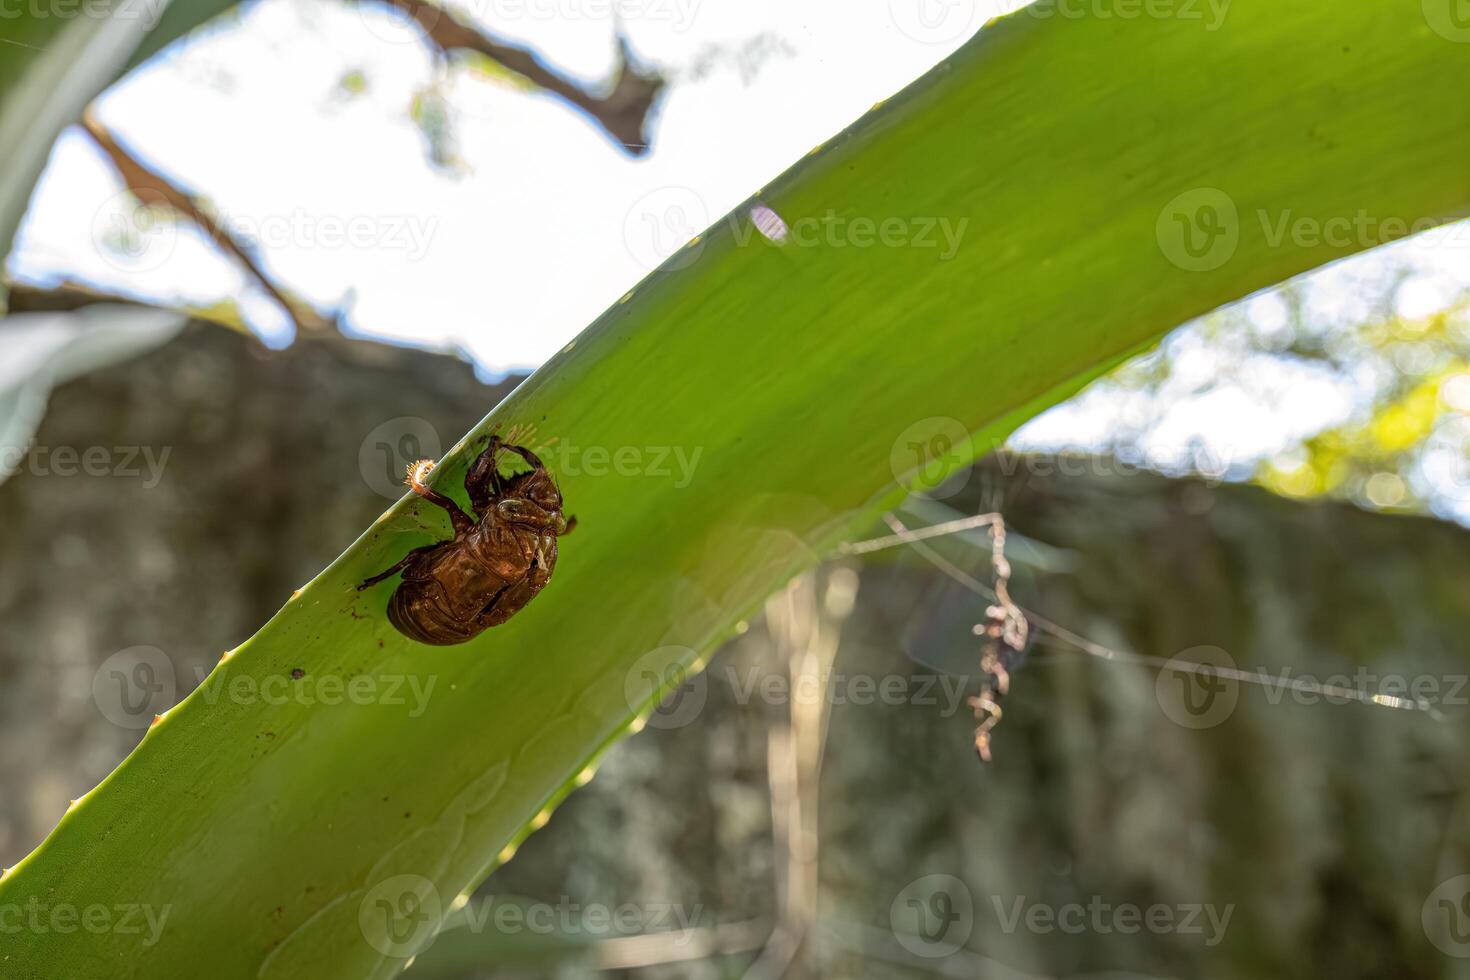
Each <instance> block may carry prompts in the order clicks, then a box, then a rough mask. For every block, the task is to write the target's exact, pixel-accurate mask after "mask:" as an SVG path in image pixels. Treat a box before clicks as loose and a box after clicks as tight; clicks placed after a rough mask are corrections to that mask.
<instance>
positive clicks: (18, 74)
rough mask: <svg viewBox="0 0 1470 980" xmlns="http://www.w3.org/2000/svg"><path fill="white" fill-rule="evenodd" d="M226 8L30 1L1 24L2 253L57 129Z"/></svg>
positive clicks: (210, 1)
mask: <svg viewBox="0 0 1470 980" xmlns="http://www.w3.org/2000/svg"><path fill="white" fill-rule="evenodd" d="M226 6H229V4H224V3H221V2H220V0H174V2H173V3H166V2H165V0H117V2H113V3H105V4H99V3H92V2H89V3H77V4H70V5H69V4H63V3H53V4H49V5H48V4H36V3H28V4H18V5H16V6H15V7H14V8H13V9H12V10H11V12H10V14H8V15H7V16H6V17H5V18H4V19H0V252H5V251H8V250H9V249H10V243H11V240H12V239H13V238H14V237H15V232H16V229H17V228H19V227H20V220H21V217H22V215H24V214H25V208H26V204H27V203H28V202H29V200H30V196H31V188H32V187H33V186H34V185H35V183H36V181H37V180H38V179H39V178H40V176H41V171H42V170H43V169H44V167H45V166H46V159H47V157H48V155H49V154H50V152H51V144H52V143H54V142H55V141H56V137H57V136H58V135H59V134H60V133H61V131H62V129H63V128H65V127H66V126H68V125H70V124H71V123H74V122H76V121H77V120H78V119H80V118H81V115H82V110H83V109H85V108H86V106H87V104H88V103H89V102H91V101H92V99H93V98H95V97H96V96H97V94H98V93H99V92H101V91H102V90H103V89H104V88H106V87H107V86H108V85H110V84H111V83H112V82H113V80H114V79H116V78H117V77H118V76H119V75H120V74H122V72H123V71H124V70H125V69H127V68H131V67H133V66H135V65H136V64H138V63H139V62H140V61H141V60H142V58H143V57H144V56H145V55H147V54H152V53H154V52H156V51H158V50H159V49H161V48H162V47H163V46H164V45H165V44H167V43H169V42H170V41H172V40H173V39H174V38H176V37H178V36H179V35H181V34H183V33H184V32H185V31H188V30H190V29H192V28H193V27H195V26H196V25H197V24H199V23H200V22H202V21H203V20H205V19H206V18H208V17H212V16H214V15H215V14H217V13H219V12H220V11H221V10H222V9H224V8H225V7H226ZM0 299H3V293H0Z"/></svg>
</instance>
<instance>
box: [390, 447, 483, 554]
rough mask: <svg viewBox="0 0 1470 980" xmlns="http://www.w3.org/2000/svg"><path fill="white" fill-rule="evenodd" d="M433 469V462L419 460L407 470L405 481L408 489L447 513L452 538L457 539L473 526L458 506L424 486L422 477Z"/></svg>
mask: <svg viewBox="0 0 1470 980" xmlns="http://www.w3.org/2000/svg"><path fill="white" fill-rule="evenodd" d="M433 468H434V463H433V460H428V459H421V460H419V461H418V462H417V463H414V464H413V465H412V466H410V467H409V468H408V479H407V480H406V481H405V482H406V483H407V484H408V488H409V489H410V490H412V491H413V492H414V493H416V494H418V495H419V496H420V497H423V498H424V499H425V500H427V501H428V502H429V503H431V504H434V505H435V506H436V507H443V508H444V509H445V510H446V511H448V512H449V522H450V523H451V524H452V525H454V536H455V537H459V536H460V535H461V534H465V533H467V532H468V531H469V529H470V528H472V527H474V526H475V522H474V521H473V520H471V518H470V516H469V515H468V514H466V513H465V512H464V511H462V510H460V509H459V504H457V503H455V502H454V501H452V500H450V499H449V498H448V497H446V496H444V495H443V494H442V493H438V492H437V491H434V490H431V489H430V488H429V487H428V486H426V485H425V484H424V477H425V476H427V475H428V474H429V471H430V470H431V469H433Z"/></svg>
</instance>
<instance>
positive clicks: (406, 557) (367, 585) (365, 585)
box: [357, 544, 439, 592]
mask: <svg viewBox="0 0 1470 980" xmlns="http://www.w3.org/2000/svg"><path fill="white" fill-rule="evenodd" d="M437 547H439V546H438V545H437V544H426V545H424V546H423V547H421V548H415V549H413V550H412V551H410V552H409V553H408V554H406V555H404V556H403V558H402V560H400V561H398V562H397V563H396V564H394V566H393V567H392V568H389V569H387V570H385V571H381V572H379V573H378V574H376V575H374V576H373V577H372V578H370V579H368V580H367V581H366V582H363V583H362V584H361V585H359V586H358V587H357V591H359V592H361V591H362V590H364V589H367V588H371V587H372V586H374V585H377V584H378V583H379V582H381V581H383V579H385V578H388V577H390V576H393V575H396V574H398V572H399V571H400V570H402V569H403V568H404V567H405V566H406V565H407V564H408V563H409V562H411V561H413V560H414V559H415V558H417V557H418V556H419V555H422V554H423V553H424V552H426V551H433V550H434V549H435V548H437Z"/></svg>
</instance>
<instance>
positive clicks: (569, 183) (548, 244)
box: [12, 0, 1016, 373]
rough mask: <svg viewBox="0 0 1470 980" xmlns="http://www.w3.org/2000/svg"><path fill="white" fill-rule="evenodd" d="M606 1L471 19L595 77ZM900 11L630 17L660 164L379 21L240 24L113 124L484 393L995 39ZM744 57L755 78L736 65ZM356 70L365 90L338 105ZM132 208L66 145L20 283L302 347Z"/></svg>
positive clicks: (230, 276)
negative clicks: (249, 330)
mask: <svg viewBox="0 0 1470 980" xmlns="http://www.w3.org/2000/svg"><path fill="white" fill-rule="evenodd" d="M1015 5H1016V4H1010V6H1015ZM612 6H613V4H612V2H611V0H473V2H472V4H471V5H470V6H469V7H468V8H466V9H469V10H473V11H474V12H475V14H476V15H477V17H478V18H479V19H481V20H482V21H483V22H484V23H485V24H486V25H487V26H488V27H490V28H492V29H493V30H495V31H496V32H497V33H498V34H499V35H501V36H504V37H511V38H515V39H519V40H522V41H524V42H527V43H529V44H531V45H533V46H534V47H535V48H537V49H538V50H539V51H541V52H542V53H543V54H544V55H545V56H546V57H547V58H548V59H549V60H551V61H552V62H553V63H554V64H555V65H557V66H558V67H559V68H561V69H562V70H564V71H566V72H569V73H572V74H575V75H578V76H581V77H583V78H585V79H588V80H592V81H595V80H597V79H599V78H601V77H603V76H605V75H606V73H607V72H608V70H609V68H610V67H611V65H612V64H613V36H614V33H613V32H614V24H613V20H612V18H611V16H610V15H609V14H608V13H607V11H608V10H609V9H610V8H611V7H612ZM891 6H892V9H893V10H894V11H898V14H897V15H896V16H895V15H894V14H892V13H891V12H890V4H889V3H887V2H873V3H859V4H849V3H834V2H832V0H618V3H617V9H619V10H620V11H621V13H622V22H623V24H624V26H625V29H626V32H627V34H628V35H629V37H630V39H631V41H632V44H633V49H634V51H635V53H636V54H637V55H638V56H639V57H641V58H644V59H646V60H648V61H650V62H652V63H654V64H657V65H660V66H663V67H664V68H665V69H666V70H667V71H668V73H669V74H671V75H672V76H674V78H675V84H674V85H672V86H671V89H670V91H669V93H668V95H667V96H666V98H665V101H664V103H663V105H662V108H661V112H660V115H659V118H658V120H657V128H656V130H655V139H654V141H653V142H654V146H655V149H654V151H653V152H652V154H651V156H649V157H648V158H646V159H643V160H633V159H630V158H629V157H628V156H627V155H626V154H624V153H623V152H622V151H621V150H620V149H618V148H616V147H614V146H613V145H612V143H611V142H609V140H608V139H607V138H606V137H604V136H603V135H602V134H601V132H600V130H599V129H597V128H596V127H595V126H593V125H592V124H591V123H590V122H589V121H588V120H587V119H585V118H583V117H582V116H581V115H579V114H578V113H576V112H575V111H574V110H571V109H569V108H568V107H566V106H565V105H564V104H562V103H560V102H558V101H556V100H554V99H551V98H549V97H544V96H538V95H529V94H526V93H525V92H523V91H517V90H515V89H512V88H510V87H508V86H506V85H504V84H502V83H499V82H497V81H495V80H492V79H488V78H483V77H478V76H476V75H475V74H474V73H473V72H472V71H470V70H466V69H457V70H449V71H445V70H444V69H442V68H441V67H439V66H437V65H436V62H435V60H434V58H433V57H432V56H431V54H430V52H429V49H428V48H427V47H426V46H425V45H424V44H423V43H422V42H421V41H420V39H419V33H418V29H417V28H416V27H414V26H412V25H411V24H410V23H409V22H408V21H407V20H406V19H403V18H400V17H398V16H397V15H396V14H394V13H390V12H388V11H387V9H386V8H382V7H378V6H376V5H364V6H363V7H361V8H359V7H356V6H354V5H352V4H346V3H344V4H337V3H331V2H325V3H324V2H321V0H260V2H257V3H249V4H246V5H245V6H244V7H243V13H242V15H241V16H240V17H239V19H238V20H237V21H234V22H232V23H227V24H226V25H224V26H222V27H221V28H219V29H215V30H213V31H212V32H211V33H209V34H208V35H207V36H205V37H202V38H199V39H198V40H196V41H194V42H192V43H189V44H186V45H185V44H180V45H175V47H174V48H173V49H171V50H170V51H168V52H166V53H165V55H164V56H163V57H161V58H159V59H156V60H155V61H154V62H153V63H152V64H150V65H148V66H146V67H145V69H144V70H142V71H140V72H138V73H135V75H133V76H132V77H130V78H129V79H127V80H126V81H125V82H123V83H122V84H121V85H119V86H118V87H117V88H116V89H115V90H113V91H112V92H111V93H110V94H109V95H108V96H107V97H106V98H105V100H104V101H103V103H102V111H101V115H102V118H103V119H104V121H105V122H107V123H108V124H109V125H110V126H111V127H112V128H113V129H114V130H115V131H117V132H118V133H119V134H120V135H121V136H123V137H124V138H125V140H126V141H127V142H128V145H129V146H130V148H131V149H132V150H133V151H134V152H135V153H138V154H140V155H142V156H143V157H144V158H145V159H148V160H150V161H152V162H154V163H155V164H157V165H160V166H161V167H162V169H164V170H165V171H166V172H168V173H170V174H171V175H173V176H174V177H176V178H177V179H178V180H179V181H181V182H183V183H184V184H186V185H187V186H189V187H191V188H192V189H194V190H195V191H196V192H197V193H200V194H202V195H203V196H205V197H207V198H208V199H210V200H211V201H213V203H214V204H215V206H216V207H217V208H219V209H220V210H221V211H223V212H224V213H225V214H226V215H227V216H228V217H229V218H230V219H231V223H232V226H233V227H236V228H238V229H241V230H244V231H245V232H247V233H248V237H250V238H252V239H253V240H255V241H257V242H258V243H259V244H260V246H261V249H262V251H263V252H264V253H265V255H266V261H267V264H268V266H269V268H270V270H271V271H272V272H273V273H275V274H276V275H277V276H278V277H279V278H280V279H281V280H283V281H285V282H287V283H289V284H290V285H291V286H292V287H294V288H295V289H296V290H297V291H298V292H300V293H302V294H303V295H305V296H307V297H308V298H310V299H312V300H313V301H315V302H317V303H318V304H321V305H323V306H324V307H328V308H330V307H334V306H336V305H337V304H338V303H341V302H344V301H345V302H347V303H349V304H350V309H351V311H352V321H353V323H354V325H355V326H356V327H357V328H358V329H359V330H360V331H361V332H362V333H364V334H368V335H371V336H378V337H392V338H398V339H402V340H405V341H410V342H413V343H418V344H425V345H446V346H461V347H463V349H464V350H465V351H466V352H467V353H468V354H469V355H470V356H472V357H473V358H474V359H475V360H476V361H478V362H479V363H480V364H481V365H483V366H484V367H485V368H486V369H487V370H488V371H490V372H492V373H493V372H498V371H502V370H505V369H510V368H517V367H519V368H527V367H533V366H535V365H536V364H538V363H540V362H541V361H542V360H544V359H545V358H547V357H548V356H550V355H551V354H552V353H554V352H555V351H557V350H558V349H559V348H560V347H562V346H563V345H564V344H565V343H566V342H567V341H568V340H569V339H570V338H571V337H573V336H575V335H576V333H577V332H579V331H580V330H581V329H582V328H583V327H584V326H586V325H587V324H588V323H589V322H591V321H592V320H593V319H594V318H595V317H596V316H597V315H598V314H599V313H600V312H602V310H604V309H605V308H606V307H608V306H609V305H611V304H612V303H613V302H614V301H615V300H616V299H617V298H618V297H619V296H621V295H622V294H623V293H625V292H626V291H627V290H628V288H629V287H630V286H632V285H633V284H634V283H636V282H637V281H638V280H639V279H641V278H642V277H643V276H644V275H645V274H646V273H647V272H648V271H650V269H651V267H652V266H654V265H657V264H658V262H659V261H661V259H662V258H663V256H664V255H666V254H667V252H668V251H670V250H672V248H674V247H675V246H677V245H678V244H682V240H680V239H679V238H677V237H676V233H677V232H681V231H682V232H683V233H684V235H685V237H687V235H688V234H692V233H694V232H697V231H699V230H702V228H703V227H704V226H705V225H707V224H709V223H712V222H713V221H714V220H716V219H718V218H719V217H721V216H722V215H723V214H724V213H726V212H727V211H729V210H730V209H731V208H733V207H734V206H735V205H737V204H738V203H740V202H741V201H742V200H744V199H745V198H746V197H748V196H749V195H750V194H751V193H753V192H754V191H756V190H757V189H759V188H760V187H761V186H762V185H763V184H764V183H765V182H766V181H767V180H769V179H770V178H771V177H773V176H775V175H776V174H779V173H780V172H782V171H783V170H784V169H786V167H787V166H789V165H790V164H791V163H792V162H793V161H794V160H797V159H799V158H800V157H801V156H802V155H804V154H805V153H806V152H807V151H808V150H809V149H811V147H812V146H814V145H816V144H817V143H819V142H821V141H823V140H825V139H826V138H827V137H829V136H831V135H832V134H833V133H835V132H837V131H838V130H840V129H841V128H843V127H844V126H846V125H847V124H848V123H850V122H851V121H852V120H854V119H855V118H857V117H858V116H860V115H861V114H862V113H864V112H865V111H866V110H867V109H868V108H869V107H870V106H871V105H872V104H873V103H874V102H876V101H878V100H879V99H882V98H886V97H887V96H889V95H891V94H892V93H893V92H895V91H896V90H898V89H899V88H902V87H903V86H904V85H905V84H907V83H908V82H909V81H911V80H912V79H914V78H915V77H917V76H918V75H920V74H922V73H923V72H924V71H925V70H926V69H928V68H929V67H930V66H931V65H933V64H934V63H935V62H936V61H938V60H939V59H941V58H943V57H944V56H945V55H946V54H948V53H949V52H950V51H952V50H953V49H954V48H955V47H956V46H958V44H959V43H961V42H962V41H963V40H964V39H965V37H966V36H968V34H970V33H972V32H973V29H974V28H976V27H978V26H979V23H978V20H979V16H978V13H977V12H976V10H977V5H974V4H960V5H949V6H946V5H937V6H936V7H935V8H934V10H933V11H932V13H933V15H934V16H933V19H932V20H930V21H928V22H925V21H922V20H918V19H916V17H915V14H914V13H913V12H905V10H906V8H907V7H910V6H912V4H908V3H905V2H899V0H895V2H894V3H893V4H892V5H891ZM761 51H764V52H766V54H765V56H764V57H760V56H759V52H761ZM742 52H744V53H745V58H744V60H745V61H746V62H747V63H748V62H750V60H751V58H752V57H753V56H754V57H755V60H756V61H757V62H758V63H756V64H753V65H750V64H747V65H746V66H745V67H744V69H743V68H742ZM354 72H361V73H362V74H363V75H364V76H365V77H366V82H367V88H366V91H364V92H362V93H361V94H359V95H351V94H348V93H347V92H346V91H345V90H344V89H343V88H342V87H341V85H340V84H339V83H340V82H341V80H342V79H343V78H344V77H347V76H349V75H351V74H352V73H354ZM425 91H432V92H436V93H439V94H441V95H442V96H443V98H444V99H445V100H446V101H447V103H448V105H449V106H450V107H451V113H452V119H453V123H454V128H455V133H456V143H457V147H456V149H457V152H458V155H459V157H460V158H462V160H463V161H464V162H465V167H466V169H465V172H463V173H460V174H455V173H449V172H446V171H445V170H443V169H436V168H435V167H434V166H433V165H432V164H431V163H430V162H429V159H428V153H427V150H426V143H425V140H424V139H423V137H422V135H421V133H420V131H419V130H418V128H417V127H416V126H415V124H414V123H413V121H412V119H411V115H410V114H411V110H412V106H413V103H414V98H415V95H416V94H418V93H421V92H425ZM119 191H120V185H119V184H118V182H117V179H116V178H115V177H114V176H113V174H112V173H111V172H110V170H109V168H108V166H107V165H106V163H105V161H103V159H102V158H101V157H100V155H99V154H98V153H97V152H95V150H94V149H93V148H92V146H91V144H90V143H89V142H88V141H87V140H86V138H85V137H83V136H80V135H76V134H73V135H71V136H68V137H66V138H63V140H62V141H61V143H60V144H59V146H58V147H57V150H56V152H55V154H54V156H53V159H52V161H51V165H50V168H49V170H48V172H47V175H46V178H45V180H44V182H43V183H42V185H41V187H40V189H39V191H38V193H37V195H36V198H35V200H34V202H33V205H32V209H31V212H30V217H29V220H28V223H27V224H26V226H25V228H24V229H23V231H22V237H21V240H20V245H19V249H18V254H17V255H16V256H15V257H14V258H13V259H12V270H13V272H14V273H15V274H17V275H20V276H22V277H25V278H29V279H41V280H43V281H45V280H48V279H50V278H54V277H57V276H62V275H71V276H75V277H79V278H83V279H86V280H90V281H93V282H95V283H98V284H102V285H106V286H112V287H115V288H119V289H126V290H129V291H134V292H141V293H144V294H146V295H152V296H170V295H180V294H182V295H187V296H190V297H193V298H198V299H214V298H218V297H220V296H226V295H240V294H241V293H242V292H244V293H245V295H246V296H247V297H248V302H247V311H248V313H249V315H250V316H251V318H252V320H253V321H254V325H255V326H256V327H257V329H259V330H260V332H261V333H262V335H263V336H265V337H266V338H267V339H268V340H269V341H272V342H275V343H281V342H284V341H285V340H286V339H287V338H288V337H289V327H288V325H287V324H286V323H285V321H284V318H283V317H281V316H280V315H279V313H278V312H277V311H275V310H274V309H273V308H272V307H271V304H270V303H269V302H268V301H267V300H266V299H265V297H264V296H263V295H262V294H260V293H259V292H258V291H257V290H255V289H254V288H253V287H251V286H250V285H249V284H248V282H247V280H246V278H245V277H244V276H243V275H242V274H241V272H240V271H239V270H238V269H237V268H235V267H234V266H232V265H231V263H229V262H228V261H226V260H224V259H223V258H220V257H219V256H218V255H216V254H215V252H214V251H213V250H212V249H211V248H210V247H208V246H207V245H206V244H205V243H204V242H203V240H202V239H200V238H199V236H197V235H195V234H193V233H192V232H190V231H189V230H188V229H187V228H185V229H179V228H175V227H173V226H148V227H142V228H139V227H136V226H135V224H134V223H133V214H134V212H133V211H132V210H131V208H130V204H129V201H128V199H127V197H126V196H125V195H122V194H120V193H119ZM669 226H673V227H669ZM656 227H659V228H660V230H663V231H665V234H664V235H663V236H662V239H661V240H656V239H655V238H654V237H653V236H654V231H655V228H656ZM120 231H121V232H125V233H126V235H122V236H120V234H119V232H120ZM344 239H346V240H345V241H344ZM354 242H355V243H356V244H354ZM119 245H122V246H123V247H122V248H119V247H118V246H119Z"/></svg>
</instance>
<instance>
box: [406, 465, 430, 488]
mask: <svg viewBox="0 0 1470 980" xmlns="http://www.w3.org/2000/svg"><path fill="white" fill-rule="evenodd" d="M433 470H434V461H433V460H432V459H420V460H417V461H416V462H413V463H410V464H409V466H408V473H407V475H406V476H404V478H403V482H404V484H405V485H406V486H407V487H408V488H409V489H411V490H412V491H413V492H414V493H420V494H421V493H424V492H425V491H426V490H428V489H429V488H428V487H426V486H424V477H426V476H428V475H429V474H430V473H431V472H433Z"/></svg>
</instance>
